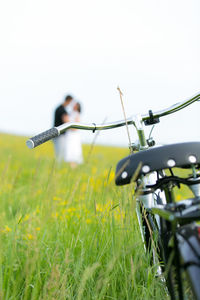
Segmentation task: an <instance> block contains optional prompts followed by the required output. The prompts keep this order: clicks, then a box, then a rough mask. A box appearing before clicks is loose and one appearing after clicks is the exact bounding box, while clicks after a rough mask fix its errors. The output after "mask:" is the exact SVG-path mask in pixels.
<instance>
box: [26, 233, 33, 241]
mask: <svg viewBox="0 0 200 300" xmlns="http://www.w3.org/2000/svg"><path fill="white" fill-rule="evenodd" d="M26 237H27V239H28V240H33V239H34V236H33V235H32V234H31V233H27V235H26Z"/></svg>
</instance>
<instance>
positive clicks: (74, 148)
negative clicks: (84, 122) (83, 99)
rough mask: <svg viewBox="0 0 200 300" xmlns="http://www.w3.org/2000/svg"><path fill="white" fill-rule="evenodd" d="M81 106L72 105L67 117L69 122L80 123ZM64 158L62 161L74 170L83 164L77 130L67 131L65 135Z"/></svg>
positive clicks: (77, 104)
mask: <svg viewBox="0 0 200 300" xmlns="http://www.w3.org/2000/svg"><path fill="white" fill-rule="evenodd" d="M80 112H81V106H80V104H79V103H78V102H76V103H75V104H74V105H73V109H72V112H71V113H70V115H69V122H80ZM65 137H66V145H65V157H64V160H65V161H66V162H68V163H70V165H71V167H72V168H74V167H76V166H77V165H78V164H81V163H82V162H83V154H82V145H81V135H80V131H79V130H78V129H69V130H67V131H66V133H65Z"/></svg>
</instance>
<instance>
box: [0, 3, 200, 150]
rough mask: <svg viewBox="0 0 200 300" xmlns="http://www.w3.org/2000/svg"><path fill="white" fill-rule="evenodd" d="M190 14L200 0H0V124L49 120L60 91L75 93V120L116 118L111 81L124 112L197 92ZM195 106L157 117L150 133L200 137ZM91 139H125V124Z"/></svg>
mask: <svg viewBox="0 0 200 300" xmlns="http://www.w3.org/2000/svg"><path fill="white" fill-rule="evenodd" d="M199 14H200V2H199V0H190V1H188V0H167V1H166V0H165V1H164V0H137V1H136V0H98V1H97V0H73V1H68V0H56V1H55V0H34V1H33V0H18V1H16V0H1V1H0V43H1V46H0V131H6V132H11V133H17V134H23V135H28V136H32V135H33V134H36V133H40V132H41V131H43V130H46V129H48V128H50V127H52V122H53V121H52V120H53V111H54V109H55V107H56V106H57V105H59V104H60V103H61V102H62V101H63V98H64V96H65V95H66V94H68V93H70V94H72V95H73V96H74V97H75V98H76V99H77V100H79V101H80V102H81V103H82V106H83V114H82V121H83V122H86V123H93V122H96V123H101V122H102V121H103V120H104V119H105V118H107V121H108V122H110V121H115V120H119V119H122V118H123V113H122V109H121V104H120V98H119V94H118V92H117V86H118V85H119V86H120V88H121V90H122V91H123V93H124V105H125V108H126V114H127V116H131V115H133V114H135V113H146V112H148V110H149V109H152V110H160V109H162V108H165V107H168V106H170V105H172V104H174V103H176V102H179V101H182V100H185V99H187V98H189V97H190V96H193V95H194V94H196V93H198V92H200V58H199V53H200V39H199V36H200V35H199V31H200V18H199ZM199 113H200V103H196V104H193V106H192V107H191V108H187V109H185V111H184V112H178V113H177V114H176V115H173V116H170V117H166V118H164V119H162V120H161V124H160V125H158V126H157V129H155V130H154V136H155V137H156V139H157V141H158V142H167V143H170V142H176V141H185V140H188V139H189V140H200V130H199ZM131 133H132V131H131ZM82 136H83V141H84V142H85V141H86V142H90V141H92V139H93V137H94V135H93V134H92V133H91V132H89V133H85V132H84V133H83V135H82ZM132 136H133V137H135V134H133V135H132ZM98 142H99V143H104V144H116V145H118V144H124V145H126V143H127V135H126V129H125V128H124V129H115V130H112V131H104V132H101V134H100V136H99V137H98Z"/></svg>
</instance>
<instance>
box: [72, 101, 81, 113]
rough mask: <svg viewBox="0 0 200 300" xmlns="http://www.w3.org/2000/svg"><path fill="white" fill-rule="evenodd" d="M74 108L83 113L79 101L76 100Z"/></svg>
mask: <svg viewBox="0 0 200 300" xmlns="http://www.w3.org/2000/svg"><path fill="white" fill-rule="evenodd" d="M74 110H75V111H78V112H79V113H81V105H80V103H79V102H76V103H75V104H74Z"/></svg>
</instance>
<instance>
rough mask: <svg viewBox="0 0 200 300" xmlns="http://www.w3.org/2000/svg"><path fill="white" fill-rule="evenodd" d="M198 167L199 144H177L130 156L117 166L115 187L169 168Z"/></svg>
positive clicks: (199, 160) (199, 165)
mask: <svg viewBox="0 0 200 300" xmlns="http://www.w3.org/2000/svg"><path fill="white" fill-rule="evenodd" d="M191 165H195V167H197V168H199V167H200V142H187V143H178V144H171V145H165V146H159V147H155V148H150V149H148V150H144V151H141V152H137V153H135V154H131V155H129V156H127V157H125V158H123V159H122V160H120V161H119V162H118V164H117V168H116V172H115V183H116V185H124V184H128V183H130V182H131V180H133V181H136V180H137V179H138V178H139V177H140V176H141V175H146V174H148V173H150V172H153V171H160V170H164V169H169V168H173V167H176V168H190V167H191Z"/></svg>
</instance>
